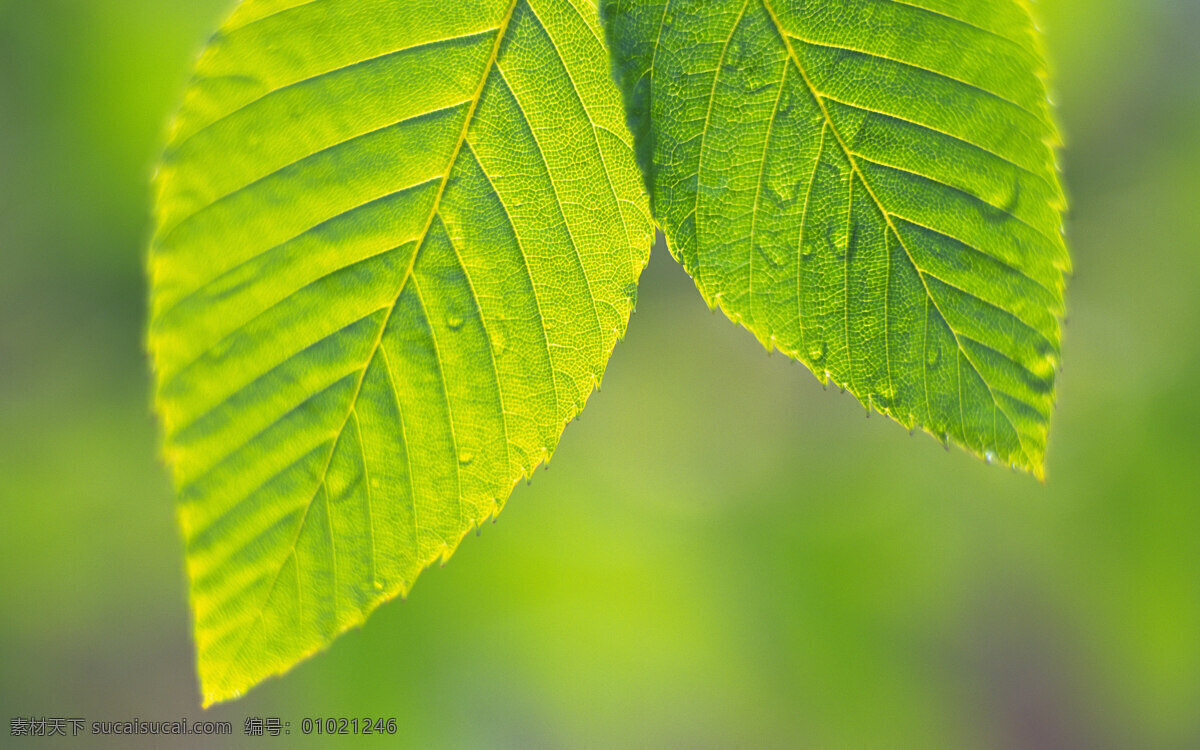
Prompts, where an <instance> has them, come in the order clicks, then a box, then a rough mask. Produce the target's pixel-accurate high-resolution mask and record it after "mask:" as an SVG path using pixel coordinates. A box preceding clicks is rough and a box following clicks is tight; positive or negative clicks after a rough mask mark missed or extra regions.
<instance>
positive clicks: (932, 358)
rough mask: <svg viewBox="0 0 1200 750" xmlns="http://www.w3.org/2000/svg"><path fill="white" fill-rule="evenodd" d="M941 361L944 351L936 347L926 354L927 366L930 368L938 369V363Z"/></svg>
mask: <svg viewBox="0 0 1200 750" xmlns="http://www.w3.org/2000/svg"><path fill="white" fill-rule="evenodd" d="M941 361H942V350H941V349H940V348H938V347H936V346H935V347H933V348H931V349H930V350H929V351H927V352H925V363H926V364H927V365H929V366H930V367H937V366H938V363H939V362H941Z"/></svg>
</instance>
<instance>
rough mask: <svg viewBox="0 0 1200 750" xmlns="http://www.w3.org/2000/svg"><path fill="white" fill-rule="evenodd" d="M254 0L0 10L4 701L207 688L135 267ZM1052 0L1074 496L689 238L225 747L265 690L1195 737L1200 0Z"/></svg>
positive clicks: (438, 706)
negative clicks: (966, 430) (184, 109)
mask: <svg viewBox="0 0 1200 750" xmlns="http://www.w3.org/2000/svg"><path fill="white" fill-rule="evenodd" d="M227 5H228V3H227V2H226V0H187V1H186V2H185V1H184V0H39V2H19V1H18V0H0V586H2V589H0V592H2V598H0V601H2V603H3V604H2V607H0V718H2V719H4V720H5V721H6V722H7V721H8V720H9V719H10V718H11V717H14V716H20V715H26V716H28V715H32V716H81V717H85V718H87V719H89V720H114V719H122V718H130V717H134V716H138V717H142V718H148V719H169V718H173V717H179V716H189V717H192V718H193V719H198V718H201V717H202V712H201V711H200V709H199V696H198V692H197V688H196V684H195V676H194V671H193V668H192V663H191V659H192V652H191V642H190V636H189V614H188V609H187V600H186V594H185V582H184V574H183V566H182V559H181V554H182V550H181V544H180V541H179V538H178V535H177V532H176V528H175V522H174V514H173V510H172V502H173V500H172V496H171V491H170V487H169V482H168V479H167V476H166V473H165V471H164V469H163V467H162V466H160V464H159V462H158V461H157V460H156V455H157V452H156V445H157V438H156V426H155V423H154V421H153V419H152V417H151V414H150V406H149V395H148V392H149V387H148V378H147V366H146V363H145V361H144V357H143V354H142V327H143V318H144V302H143V298H144V281H143V276H142V259H143V254H144V246H145V242H146V240H147V238H148V234H149V224H148V214H149V211H148V204H149V198H148V189H147V181H148V178H149V176H150V171H151V168H152V164H153V161H154V158H155V155H156V151H157V149H158V146H159V144H160V142H161V138H162V133H163V131H164V129H165V123H166V120H167V117H168V115H169V114H170V112H171V110H172V108H173V107H174V106H175V103H176V100H177V97H178V96H179V93H180V91H181V89H182V85H183V83H184V81H185V80H186V77H187V74H188V69H189V67H190V65H191V63H192V61H193V59H194V57H195V55H196V54H197V52H198V50H199V48H200V45H201V44H202V43H203V40H204V38H205V36H206V34H207V32H208V30H210V29H212V28H214V27H215V26H216V24H217V23H218V22H219V20H220V19H221V17H222V14H223V13H224V12H225V11H226V10H227V7H226V6H227ZM1039 9H1040V13H1041V16H1042V19H1043V21H1044V26H1045V28H1046V29H1047V30H1048V33H1049V42H1048V46H1049V48H1050V51H1051V55H1052V57H1053V59H1054V68H1055V71H1056V89H1057V95H1056V97H1057V100H1058V101H1059V103H1060V105H1061V120H1062V122H1063V125H1064V129H1065V132H1066V137H1067V141H1068V143H1069V148H1068V150H1067V151H1066V152H1065V154H1064V157H1063V159H1064V165H1065V169H1066V180H1067V183H1068V186H1069V190H1070V193H1071V198H1072V203H1073V210H1072V213H1071V216H1070V219H1069V232H1070V236H1071V240H1072V245H1073V250H1074V255H1075V265H1076V269H1077V270H1076V274H1075V276H1074V278H1073V279H1072V281H1071V283H1070V287H1069V309H1070V319H1069V322H1068V324H1067V326H1066V342H1065V346H1064V359H1065V362H1066V369H1065V371H1064V372H1063V374H1062V376H1061V379H1060V386H1059V387H1060V398H1059V408H1058V412H1057V414H1056V417H1055V423H1054V425H1053V430H1052V437H1051V447H1050V457H1049V468H1048V470H1049V480H1048V482H1047V483H1046V484H1045V485H1044V486H1043V485H1040V484H1038V483H1037V482H1036V481H1034V480H1032V479H1030V478H1028V477H1025V476H1018V475H1014V474H1012V473H1010V472H1009V471H1007V470H1003V469H999V468H996V467H988V466H985V465H984V464H982V463H981V462H978V461H976V460H975V459H973V458H970V457H969V456H967V455H965V454H963V453H961V452H959V451H952V452H950V453H946V452H945V451H943V450H942V448H941V447H940V446H939V445H938V444H936V443H935V442H934V441H933V440H930V439H928V438H926V437H917V438H912V439H910V438H909V437H907V435H906V434H905V431H904V430H903V429H902V428H901V427H899V426H897V425H895V424H892V423H890V422H888V421H887V420H884V419H882V418H878V417H877V418H875V419H871V420H866V419H864V418H863V412H862V410H861V409H860V408H858V407H857V406H856V405H855V404H854V402H853V401H852V400H851V399H850V397H849V396H839V395H838V394H837V392H836V390H833V391H830V392H824V391H822V389H821V387H820V385H819V384H818V383H817V381H816V380H815V379H814V378H813V377H812V376H811V375H809V374H808V373H807V372H806V371H804V370H803V369H802V368H801V367H799V366H793V365H791V364H790V363H789V362H788V361H787V360H785V359H782V358H780V357H778V356H777V357H774V358H769V357H767V356H766V355H765V354H764V352H763V350H762V348H761V347H760V346H759V345H758V344H757V343H755V341H754V339H753V338H752V337H751V336H750V335H749V334H748V333H746V332H744V331H741V330H740V329H737V328H735V327H734V326H733V325H731V324H730V323H729V322H727V321H726V320H725V319H724V318H723V317H720V316H713V315H710V314H709V312H708V310H707V308H706V307H705V306H704V304H703V303H702V302H701V300H700V297H699V295H698V294H697V293H696V292H695V291H694V289H693V287H692V286H691V283H690V281H689V280H688V279H687V278H686V277H685V276H684V275H683V273H682V272H681V271H680V269H679V268H678V267H677V266H676V265H675V263H674V262H673V261H672V260H671V259H670V257H669V256H668V255H667V254H666V253H665V250H664V248H663V247H662V246H659V247H658V248H656V249H655V252H654V258H653V260H652V262H651V264H650V268H649V270H648V271H647V273H646V275H645V277H644V279H643V284H642V287H641V302H640V310H639V313H638V314H637V315H636V316H635V317H634V319H633V324H632V326H631V329H630V334H629V336H628V338H627V340H626V342H625V343H624V344H623V345H622V346H619V347H618V348H617V351H616V353H615V355H614V357H613V360H612V363H611V365H610V367H609V370H608V374H607V377H606V378H605V383H604V391H603V393H601V394H599V395H597V396H594V397H593V399H592V401H591V402H590V403H589V406H588V409H587V411H586V412H585V413H584V416H583V419H582V420H581V421H580V422H579V423H578V424H574V425H572V426H571V427H570V428H569V429H568V430H567V433H566V436H565V438H564V440H563V442H562V444H561V447H560V448H559V451H558V453H557V455H556V456H555V459H554V461H553V463H552V467H553V468H552V469H551V470H550V471H548V472H539V474H538V476H537V478H536V480H535V481H534V483H533V484H532V485H531V486H528V487H526V486H521V487H519V488H518V490H517V491H516V493H515V494H514V496H513V497H512V499H511V501H510V502H509V504H508V507H507V508H506V510H505V512H504V513H503V515H502V516H501V519H500V522H499V524H497V525H496V526H494V527H488V528H487V529H485V531H484V533H483V535H482V537H481V538H478V539H476V538H474V537H470V538H468V539H467V541H466V542H465V543H464V544H463V546H462V548H461V549H460V550H459V552H458V553H457V555H456V556H455V558H454V559H453V560H452V561H451V562H450V564H449V565H447V566H446V568H445V569H435V570H433V571H432V572H429V573H427V574H425V575H424V576H423V577H422V579H421V581H420V582H419V583H418V584H417V587H416V589H415V590H414V592H413V594H412V596H410V597H409V599H408V601H407V602H403V603H402V602H394V603H391V604H389V605H387V606H384V607H383V608H382V609H381V610H380V611H379V612H378V613H376V614H375V615H374V616H373V617H372V618H371V620H370V621H369V623H368V624H367V626H366V627H365V628H364V629H362V630H359V631H355V632H353V633H351V634H349V635H348V636H346V637H343V638H342V639H341V640H339V641H338V642H337V643H336V644H335V645H334V646H333V647H332V648H331V649H329V650H328V651H326V652H325V653H323V654H321V655H319V656H317V657H316V658H314V659H312V660H310V661H308V662H306V663H304V664H303V665H301V666H300V667H299V668H298V669H296V670H295V671H294V672H293V673H291V674H290V675H289V676H287V677H286V678H284V679H277V680H272V681H270V682H268V683H266V684H264V685H262V686H261V687H259V688H258V689H256V690H255V691H253V692H252V693H251V694H250V695H249V696H248V697H247V698H245V699H244V700H242V701H240V702H238V703H235V704H233V705H227V706H222V707H218V708H216V709H213V710H211V711H209V712H207V713H206V714H203V718H207V719H228V720H231V721H233V723H234V729H235V736H234V737H233V738H232V739H230V740H229V741H228V742H227V744H229V745H231V746H234V745H239V744H245V743H247V742H248V740H246V739H245V738H240V737H238V736H237V735H238V734H240V732H241V726H242V721H243V719H244V718H245V717H246V716H255V715H257V716H279V717H281V718H283V719H284V720H287V721H291V722H292V727H293V732H295V731H296V729H297V728H298V725H299V722H300V720H301V719H302V718H303V717H305V716H343V715H351V716H361V715H371V716H395V717H397V718H398V719H399V723H400V726H401V737H402V739H403V740H404V741H405V744H410V745H413V746H422V747H446V746H477V745H483V746H498V747H529V746H546V747H551V746H554V747H559V746H572V747H574V746H614V745H623V746H628V745H635V746H664V745H672V746H688V747H708V746H780V747H812V748H933V747H954V748H1132V747H1137V748H1181V749H1182V748H1196V747H1200V396H1198V395H1197V393H1198V390H1200V379H1198V377H1197V374H1198V372H1200V334H1198V333H1197V328H1198V327H1200V285H1198V281H1200V241H1198V238H1200V45H1198V44H1197V43H1196V41H1195V40H1196V37H1197V35H1200V3H1197V2H1196V1H1195V0H1043V1H1042V3H1041V4H1040V5H1039ZM8 729H9V728H8V727H7V726H5V727H2V728H0V737H2V738H3V739H0V744H7V742H8V740H9V737H8ZM298 739H299V738H298V737H296V736H295V734H293V736H292V737H290V738H289V739H288V740H287V741H284V740H279V741H275V742H274V744H276V745H279V746H289V747H290V746H295V745H296V744H297V741H298ZM262 742H264V740H260V741H258V742H255V743H252V744H254V745H261V744H262ZM268 742H269V741H268ZM180 743H181V744H183V745H185V746H195V747H199V746H202V745H217V746H220V743H214V742H213V741H212V740H201V739H194V740H192V741H190V742H189V741H187V740H180ZM43 744H45V743H43ZM147 744H149V743H147ZM340 744H342V745H344V746H347V747H350V746H356V743H355V742H354V740H352V739H351V740H346V741H345V742H342V743H340ZM375 744H378V745H382V744H384V743H383V742H376V743H375Z"/></svg>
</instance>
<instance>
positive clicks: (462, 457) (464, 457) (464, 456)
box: [458, 451, 475, 466]
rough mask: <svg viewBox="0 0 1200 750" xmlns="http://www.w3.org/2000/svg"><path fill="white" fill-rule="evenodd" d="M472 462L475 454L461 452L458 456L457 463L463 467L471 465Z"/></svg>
mask: <svg viewBox="0 0 1200 750" xmlns="http://www.w3.org/2000/svg"><path fill="white" fill-rule="evenodd" d="M474 460H475V454H474V453H471V452H470V451H462V452H461V453H459V454H458V462H459V463H460V464H462V465H463V466H466V465H467V464H469V463H471V462H472V461H474Z"/></svg>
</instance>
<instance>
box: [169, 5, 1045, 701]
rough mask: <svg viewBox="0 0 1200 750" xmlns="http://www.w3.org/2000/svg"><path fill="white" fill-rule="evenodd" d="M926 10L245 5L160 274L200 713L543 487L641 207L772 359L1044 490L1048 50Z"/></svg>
mask: <svg viewBox="0 0 1200 750" xmlns="http://www.w3.org/2000/svg"><path fill="white" fill-rule="evenodd" d="M924 1H925V3H926V4H927V5H928V7H919V6H918V5H915V4H908V3H901V2H900V1H899V0H862V1H861V2H852V1H848V0H827V1H826V2H818V3H813V2H808V3H802V2H799V1H798V0H792V1H791V2H784V0H749V1H746V0H736V1H734V2H721V1H717V0H712V1H706V2H684V1H683V0H672V2H665V1H653V2H652V1H650V0H620V1H619V2H614V3H610V4H609V5H608V6H606V7H605V8H604V9H603V10H604V13H603V15H604V17H605V23H603V24H602V23H601V13H600V12H598V10H597V9H596V8H595V7H593V6H592V5H590V4H588V3H587V2H584V1H583V0H470V1H467V2H456V3H440V2H434V0H403V1H399V2H398V1H397V0H307V1H305V0H244V2H242V3H241V4H240V5H239V6H238V7H237V9H236V10H235V11H234V13H233V15H232V16H231V17H230V18H229V20H228V21H227V22H226V23H225V24H224V25H223V27H222V28H221V31H220V32H218V34H217V35H216V36H215V37H214V38H213V39H212V41H211V43H210V44H209V46H208V48H207V50H206V51H205V53H204V55H203V56H202V58H201V59H200V61H199V62H198V63H197V70H196V75H195V78H194V80H193V82H192V84H191V85H190V87H189V88H188V91H187V93H186V96H185V99H184V103H183V105H182V108H181V111H180V113H179V115H178V116H177V118H176V120H175V122H174V125H173V127H172V130H171V133H170V139H169V145H168V148H167V150H166V153H165V154H164V156H163V158H162V162H161V164H160V167H159V172H158V175H157V177H156V207H157V231H156V233H155V236H154V239H153V242H152V248H151V255H150V278H151V286H152V291H151V321H150V333H149V344H150V350H151V353H152V356H153V362H154V368H155V373H156V377H157V390H156V403H157V407H158V411H159V414H160V415H161V419H162V422H163V425H164V430H165V434H166V437H165V453H166V456H167V458H168V460H169V462H170V464H171V465H172V468H173V471H174V477H175V482H176V486H177V489H178V492H179V496H180V499H179V518H180V524H181V527H182V529H183V533H184V538H185V541H186V544H187V568H188V573H189V577H190V580H191V600H192V607H193V610H194V615H195V638H196V644H197V650H198V664H199V671H200V678H201V683H202V687H203V693H204V701H205V704H206V705H207V704H210V703H213V702H216V701H221V700H226V699H229V698H231V697H235V696H237V695H240V694H241V693H242V692H243V691H244V690H246V689H248V688H249V687H251V686H253V685H254V684H256V683H257V682H259V681H261V680H262V679H264V678H265V677H267V676H270V675H271V674H276V673H279V672H282V671H285V670H286V669H288V668H289V667H290V666H292V665H293V664H295V663H296V662H297V661H299V660H300V659H303V658H305V657H306V656H308V655H310V654H312V653H313V652H315V651H317V650H318V649H320V648H322V647H323V646H324V645H326V644H327V643H328V642H329V641H330V640H332V639H333V638H334V637H336V635H337V634H338V633H340V632H342V631H344V630H346V629H347V628H349V627H352V626H354V625H357V624H359V623H361V622H362V621H363V620H364V619H365V617H366V615H367V614H369V613H370V612H371V611H372V610H373V609H374V608H375V607H376V606H378V605H379V604H380V603H382V602H383V601H386V600H387V599H390V598H393V597H395V596H396V595H398V594H400V595H403V594H405V593H406V592H407V591H408V590H409V589H410V587H411V586H412V583H413V580H414V579H415V577H416V576H417V575H418V574H419V573H420V571H421V570H423V569H424V568H425V567H427V566H428V565H430V564H431V563H432V562H434V561H435V560H437V559H438V558H441V559H443V560H444V559H446V558H447V557H449V555H450V554H451V553H452V552H453V550H454V549H455V547H456V546H457V545H458V543H459V541H460V540H461V539H462V537H463V536H464V534H465V533H466V532H467V531H469V530H471V529H472V528H475V527H476V526H478V524H480V523H482V522H483V521H484V520H486V519H487V518H488V517H490V516H493V515H494V514H496V513H497V512H498V511H499V510H500V508H501V507H502V505H503V503H504V502H505V500H506V499H507V497H508V495H509V493H510V492H511V490H512V487H513V485H514V484H515V483H516V482H517V481H519V480H520V479H521V478H522V477H524V476H529V475H530V473H531V472H532V471H533V469H534V468H535V467H536V466H537V465H538V464H539V463H541V462H543V461H545V460H547V459H548V458H549V456H550V454H551V453H552V451H553V450H554V447H555V445H556V443H557V441H558V439H559V436H560V435H561V433H562V430H563V428H564V426H565V424H566V423H567V422H569V421H570V420H571V419H572V418H573V417H574V416H575V415H577V414H578V413H579V411H580V410H581V409H582V408H583V404H584V403H585V401H586V400H587V398H588V395H589V394H590V393H591V391H592V389H593V387H595V386H596V385H597V384H598V382H599V380H600V377H601V375H602V373H603V369H604V366H605V363H606V362H607V359H608V356H609V354H610V353H611V351H612V349H613V347H614V346H615V344H616V342H617V341H618V340H619V339H620V338H621V337H622V336H623V334H624V331H625V327H626V325H627V323H628V320H629V315H630V312H631V310H632V307H633V303H634V301H635V299H636V289H637V280H638V277H639V275H640V273H641V270H642V268H643V267H644V266H645V264H646V261H647V259H648V255H649V250H650V246H651V243H652V241H653V229H654V224H653V223H652V221H651V219H650V211H649V206H648V201H647V195H646V192H647V191H646V190H645V189H644V185H648V186H649V188H650V189H649V193H650V196H651V197H652V200H653V204H654V216H655V217H656V218H657V220H658V222H659V223H660V225H661V226H662V227H663V229H664V231H665V232H666V234H667V237H668V241H669V244H670V247H671V250H672V252H673V253H674V254H675V256H676V257H677V258H679V259H680V261H681V262H682V263H683V264H684V266H685V268H686V269H687V270H688V272H689V273H691V274H692V276H693V277H694V278H695V279H696V282H697V285H698V286H699V287H700V289H701V291H702V293H703V294H704V295H705V297H706V299H708V300H709V302H710V304H714V305H720V306H721V307H722V308H723V309H725V310H726V312H727V313H728V314H729V315H730V316H731V317H733V318H734V319H735V320H737V321H739V322H742V323H743V324H744V325H746V327H747V328H749V329H750V330H751V331H753V332H754V333H755V334H756V335H757V336H758V337H759V338H760V339H761V340H762V341H763V342H764V343H765V344H766V345H768V346H774V347H776V348H779V349H780V350H781V351H784V352H786V353H788V354H789V355H791V356H793V357H796V358H797V359H800V360H802V361H804V362H805V363H806V364H807V365H808V366H809V367H810V368H812V369H813V371H814V372H816V373H817V374H818V376H819V377H820V378H821V379H822V380H833V381H834V382H835V383H837V384H839V385H843V384H844V386H845V387H846V388H847V389H848V390H850V391H851V392H853V393H855V395H857V396H859V397H860V398H861V399H863V400H864V401H865V402H866V403H867V404H868V406H874V407H875V408H878V409H880V410H883V411H885V412H886V413H889V414H891V415H892V416H894V417H895V418H897V419H898V420H899V421H901V422H903V423H905V424H907V425H909V426H910V427H913V426H921V427H923V428H925V429H928V430H931V431H933V432H934V433H935V434H938V435H939V436H944V437H945V438H946V439H952V440H954V441H956V442H958V443H960V444H962V445H965V446H967V447H969V448H971V449H972V450H974V451H976V452H978V453H988V454H989V455H996V456H997V457H999V458H1000V459H1002V460H1004V461H1006V462H1010V463H1013V464H1014V465H1017V466H1021V467H1023V468H1027V469H1031V470H1033V471H1035V472H1039V473H1040V470H1041V469H1040V467H1041V461H1042V453H1043V450H1044V441H1045V428H1046V422H1047V419H1048V412H1049V407H1050V403H1051V400H1052V385H1053V375H1054V369H1055V363H1056V361H1057V352H1058V338H1059V336H1058V323H1057V316H1058V314H1059V313H1061V307H1062V270H1064V269H1065V268H1066V264H1067V258H1066V253H1065V249H1064V247H1063V243H1062V241H1061V239H1060V235H1059V233H1058V226H1059V214H1060V211H1061V208H1062V194H1061V191H1060V189H1059V187H1058V182H1057V177H1056V173H1055V167H1054V161H1053V160H1054V155H1053V145H1054V141H1053V138H1054V129H1053V126H1052V123H1051V120H1050V117H1049V113H1048V111H1047V105H1046V100H1045V93H1044V87H1043V83H1042V80H1041V70H1042V67H1041V66H1042V62H1041V58H1040V55H1039V53H1038V51H1037V41H1036V38H1035V36H1034V30H1033V27H1032V25H1031V23H1030V21H1029V17H1028V14H1027V12H1026V11H1025V9H1024V8H1023V6H1022V5H1020V4H1019V3H1018V2H1016V0H987V2H979V1H978V0H976V1H973V2H965V1H964V2H958V3H954V2H947V1H946V0H943V1H942V2H935V0H924ZM608 47H611V49H612V50H613V53H614V54H613V61H612V62H610V59H609V53H608V49H607V48H608ZM611 69H615V70H617V71H618V73H619V76H618V77H619V79H620V83H621V87H620V90H619V89H618V86H617V85H616V84H615V83H614V81H613V77H612V75H611V74H610V70H611ZM622 94H623V96H624V101H622ZM627 113H628V114H627ZM627 121H628V122H629V123H632V125H633V134H632V136H631V133H630V129H629V128H627V126H626V123H627ZM639 163H640V164H639ZM639 166H640V169H639ZM643 181H644V182H643Z"/></svg>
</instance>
